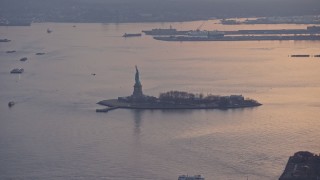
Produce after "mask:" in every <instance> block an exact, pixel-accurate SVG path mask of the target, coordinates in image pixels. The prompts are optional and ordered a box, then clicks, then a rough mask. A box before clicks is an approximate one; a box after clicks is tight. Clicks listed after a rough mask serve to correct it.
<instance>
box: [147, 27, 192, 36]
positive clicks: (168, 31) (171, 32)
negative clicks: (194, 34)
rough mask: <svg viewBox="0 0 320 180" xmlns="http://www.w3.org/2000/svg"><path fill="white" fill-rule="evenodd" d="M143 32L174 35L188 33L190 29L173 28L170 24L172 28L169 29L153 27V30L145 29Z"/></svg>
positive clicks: (153, 34) (154, 34) (156, 34)
mask: <svg viewBox="0 0 320 180" xmlns="http://www.w3.org/2000/svg"><path fill="white" fill-rule="evenodd" d="M142 32H143V33H145V34H146V35H152V36H173V35H186V34H187V33H188V32H189V31H177V29H174V28H172V26H170V28H168V29H166V28H164V29H161V28H157V29H151V30H144V31H142Z"/></svg>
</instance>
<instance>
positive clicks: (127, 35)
mask: <svg viewBox="0 0 320 180" xmlns="http://www.w3.org/2000/svg"><path fill="white" fill-rule="evenodd" d="M141 35H142V34H141V33H124V35H123V36H122V37H139V36H141Z"/></svg>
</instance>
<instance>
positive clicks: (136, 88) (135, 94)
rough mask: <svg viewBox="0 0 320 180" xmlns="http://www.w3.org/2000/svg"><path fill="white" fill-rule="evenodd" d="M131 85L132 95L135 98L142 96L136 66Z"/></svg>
mask: <svg viewBox="0 0 320 180" xmlns="http://www.w3.org/2000/svg"><path fill="white" fill-rule="evenodd" d="M133 87H134V89H133V94H132V96H133V97H135V98H141V97H143V93H142V85H141V82H140V77H139V70H138V67H137V66H136V75H135V84H134V86H133Z"/></svg>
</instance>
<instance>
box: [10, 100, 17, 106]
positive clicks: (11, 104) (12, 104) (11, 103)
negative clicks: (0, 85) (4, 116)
mask: <svg viewBox="0 0 320 180" xmlns="http://www.w3.org/2000/svg"><path fill="white" fill-rule="evenodd" d="M15 104H16V103H15V102H14V101H10V102H9V103H8V106H9V107H12V106H14V105H15Z"/></svg>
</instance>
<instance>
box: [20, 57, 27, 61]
mask: <svg viewBox="0 0 320 180" xmlns="http://www.w3.org/2000/svg"><path fill="white" fill-rule="evenodd" d="M26 60H28V58H27V57H23V58H21V59H20V61H26Z"/></svg>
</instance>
